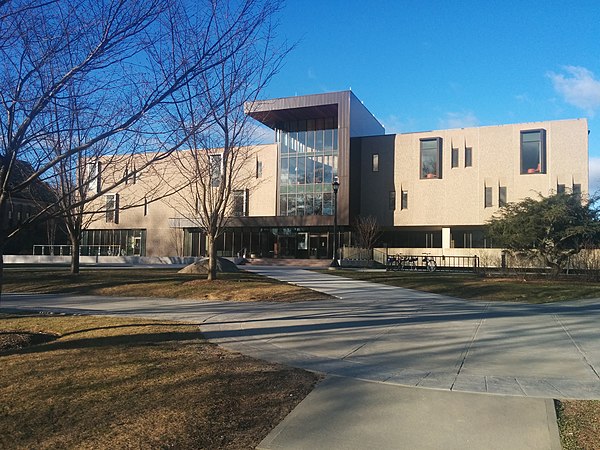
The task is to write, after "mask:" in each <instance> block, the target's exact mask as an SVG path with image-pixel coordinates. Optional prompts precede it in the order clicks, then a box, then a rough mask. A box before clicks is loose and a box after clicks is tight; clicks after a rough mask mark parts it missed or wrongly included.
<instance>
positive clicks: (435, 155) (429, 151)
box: [421, 138, 442, 178]
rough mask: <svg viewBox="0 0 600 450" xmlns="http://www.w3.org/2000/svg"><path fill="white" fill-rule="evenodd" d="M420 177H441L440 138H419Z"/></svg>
mask: <svg viewBox="0 0 600 450" xmlns="http://www.w3.org/2000/svg"><path fill="white" fill-rule="evenodd" d="M421 178H442V138H431V139H421Z"/></svg>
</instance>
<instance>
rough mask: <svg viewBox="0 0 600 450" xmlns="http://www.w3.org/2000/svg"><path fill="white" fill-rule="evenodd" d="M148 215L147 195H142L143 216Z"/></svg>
mask: <svg viewBox="0 0 600 450" xmlns="http://www.w3.org/2000/svg"><path fill="white" fill-rule="evenodd" d="M147 215H148V197H144V216H147Z"/></svg>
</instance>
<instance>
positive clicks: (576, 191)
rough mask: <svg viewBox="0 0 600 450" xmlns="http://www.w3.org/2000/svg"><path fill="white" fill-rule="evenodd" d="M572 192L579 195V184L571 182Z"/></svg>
mask: <svg viewBox="0 0 600 450" xmlns="http://www.w3.org/2000/svg"><path fill="white" fill-rule="evenodd" d="M573 194H575V195H581V184H573Z"/></svg>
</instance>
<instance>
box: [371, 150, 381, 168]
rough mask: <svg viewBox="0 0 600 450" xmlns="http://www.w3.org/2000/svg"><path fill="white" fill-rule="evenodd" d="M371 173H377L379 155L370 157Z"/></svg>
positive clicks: (374, 154)
mask: <svg viewBox="0 0 600 450" xmlns="http://www.w3.org/2000/svg"><path fill="white" fill-rule="evenodd" d="M371 171H372V172H379V153H373V155H371Z"/></svg>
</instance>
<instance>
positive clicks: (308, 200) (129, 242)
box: [83, 91, 588, 258]
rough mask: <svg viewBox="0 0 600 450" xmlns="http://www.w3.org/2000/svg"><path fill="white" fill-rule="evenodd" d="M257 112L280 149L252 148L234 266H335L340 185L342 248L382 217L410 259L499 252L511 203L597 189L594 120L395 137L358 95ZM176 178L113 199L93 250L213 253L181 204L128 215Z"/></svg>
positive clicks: (232, 243) (88, 239) (92, 233)
mask: <svg viewBox="0 0 600 450" xmlns="http://www.w3.org/2000/svg"><path fill="white" fill-rule="evenodd" d="M247 113H248V114H249V115H250V116H251V117H253V118H254V119H256V120H257V121H259V122H261V123H263V124H265V125H267V126H268V127H270V128H271V129H273V130H274V132H275V133H274V134H275V143H274V144H269V145H261V146H257V147H256V148H253V149H252V151H253V152H254V153H253V154H254V158H253V159H252V167H248V168H247V170H250V171H255V176H254V177H252V180H253V181H249V182H248V183H247V185H246V186H244V188H243V189H238V190H237V191H236V192H235V195H234V197H235V200H234V202H233V204H232V210H231V220H230V221H229V226H228V229H227V231H226V232H225V234H224V235H223V236H222V237H221V238H220V240H219V242H218V249H219V252H220V254H221V255H224V256H232V255H235V254H236V253H238V252H239V251H241V250H242V249H245V251H246V253H248V254H255V255H257V256H259V255H260V256H265V257H267V256H271V257H284V258H285V257H293V258H331V255H332V246H333V237H332V232H333V230H332V226H333V214H334V208H333V196H334V194H333V189H332V181H333V180H334V178H336V177H337V179H338V180H339V192H338V195H337V205H338V206H337V217H338V224H339V233H340V241H339V242H340V243H341V244H352V243H353V236H352V224H353V221H354V220H355V218H356V217H357V216H359V215H361V216H374V217H376V218H377V220H378V222H379V224H380V225H381V227H382V228H383V230H384V233H383V235H382V237H381V243H382V245H383V243H385V245H386V246H388V247H404V248H406V247H411V248H443V249H449V248H485V247H491V246H493V243H492V242H490V241H489V240H488V239H487V238H486V236H485V234H484V225H485V223H486V221H487V220H489V219H490V218H491V217H492V215H493V213H494V212H496V211H497V210H498V208H499V207H500V206H502V205H503V204H505V203H507V202H515V201H519V200H521V199H523V198H525V197H529V196H535V195H537V193H538V192H539V193H542V194H548V193H549V192H555V191H563V190H573V191H576V192H581V193H586V192H587V190H588V137H587V136H588V128H587V121H586V120H585V119H575V120H560V121H545V122H533V123H522V124H513V125H498V126H485V127H476V128H461V129H452V130H435V131H426V132H417V133H402V134H393V135H386V134H385V132H384V129H383V127H382V125H381V124H380V123H379V122H378V121H377V120H376V119H375V117H374V116H373V115H372V114H371V113H370V112H369V111H368V110H367V108H366V107H365V106H364V105H363V104H362V103H361V102H360V101H359V100H358V99H357V97H356V96H355V95H354V94H353V93H352V92H351V91H342V92H334V93H326V94H316V95H307V96H299V97H288V98H281V99H274V100H264V101H259V102H256V103H254V104H251V105H247ZM171 158H172V157H171ZM169 161H170V160H169V158H167V159H166V160H164V161H162V162H160V163H158V164H159V166H160V165H163V166H164V168H167V167H169V164H170V162H169ZM164 168H163V169H160V168H157V169H156V171H155V172H151V171H148V172H147V173H146V174H144V176H143V177H142V178H143V180H144V183H143V184H142V183H139V182H138V183H128V184H127V185H123V186H122V187H121V188H119V191H118V192H115V193H111V194H108V195H107V196H106V198H105V200H106V202H107V205H109V209H111V210H114V213H113V214H102V215H99V216H98V217H97V219H96V220H95V221H94V222H93V223H92V224H91V225H90V227H89V229H88V230H86V232H85V234H84V242H83V244H84V245H118V246H120V248H121V253H122V254H132V255H137V254H139V255H148V256H172V255H179V254H180V255H181V256H198V255H201V254H203V253H204V252H205V249H206V247H205V239H204V236H203V234H202V231H201V230H200V229H199V228H197V225H196V224H195V223H194V221H193V220H190V219H189V217H183V216H182V215H181V214H179V213H178V209H177V208H176V207H175V206H173V203H172V202H170V201H168V200H161V201H157V202H154V203H151V204H149V205H142V204H140V205H139V206H138V207H136V208H131V209H127V210H123V211H119V210H118V209H119V208H118V205H119V196H120V197H121V198H122V199H124V198H127V197H131V196H137V198H140V199H141V198H143V196H144V192H145V191H147V190H156V189H157V186H158V185H160V183H161V181H160V177H158V176H156V175H155V174H154V173H159V172H161V171H162V172H164V170H165V169H164ZM116 170H117V171H118V170H122V168H119V169H116ZM111 205H112V206H111ZM117 217H118V220H116V218H117Z"/></svg>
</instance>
